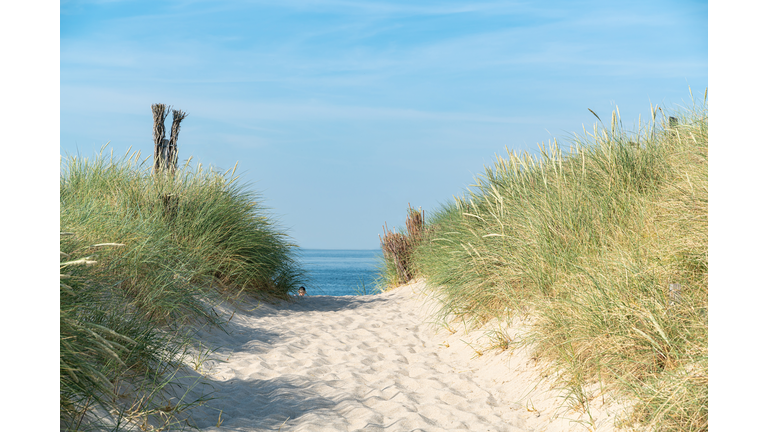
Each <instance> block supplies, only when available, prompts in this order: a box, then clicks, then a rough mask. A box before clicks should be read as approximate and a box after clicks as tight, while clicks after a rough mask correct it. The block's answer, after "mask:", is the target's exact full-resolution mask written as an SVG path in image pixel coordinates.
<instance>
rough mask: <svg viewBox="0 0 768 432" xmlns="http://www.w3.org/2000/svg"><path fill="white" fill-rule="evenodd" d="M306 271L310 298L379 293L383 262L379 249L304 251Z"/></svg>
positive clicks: (301, 259) (300, 257)
mask: <svg viewBox="0 0 768 432" xmlns="http://www.w3.org/2000/svg"><path fill="white" fill-rule="evenodd" d="M299 259H300V261H301V263H302V265H303V267H304V269H305V270H306V271H307V282H306V284H304V287H305V288H306V289H307V295H308V296H312V295H328V296H348V295H364V294H376V293H378V292H379V290H378V289H377V284H376V280H377V279H378V277H379V270H378V268H379V265H380V263H381V260H382V254H381V250H380V249H373V250H339V249H301V253H300V256H299Z"/></svg>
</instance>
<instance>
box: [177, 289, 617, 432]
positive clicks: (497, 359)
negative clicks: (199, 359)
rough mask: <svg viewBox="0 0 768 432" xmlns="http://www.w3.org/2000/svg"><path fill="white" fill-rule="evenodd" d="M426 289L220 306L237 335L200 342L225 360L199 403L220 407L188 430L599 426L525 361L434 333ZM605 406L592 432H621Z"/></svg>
mask: <svg viewBox="0 0 768 432" xmlns="http://www.w3.org/2000/svg"><path fill="white" fill-rule="evenodd" d="M423 289H424V284H423V283H414V284H411V285H408V286H405V287H400V288H397V289H395V290H393V291H390V292H387V293H384V294H379V295H373V296H362V297H330V296H309V297H305V298H302V299H300V300H298V301H296V302H292V303H289V302H286V303H282V304H280V305H267V304H259V303H257V302H253V303H252V304H246V305H241V306H240V307H239V308H238V309H237V310H235V309H234V308H233V307H232V306H221V307H220V308H219V310H218V313H219V314H220V315H221V316H226V317H229V316H232V319H231V321H230V324H229V326H228V327H227V329H226V330H227V332H225V331H222V330H218V329H213V330H211V329H206V330H203V331H201V332H200V334H199V335H198V337H199V339H200V342H201V343H202V344H203V346H205V347H208V348H212V349H216V351H215V352H214V353H213V354H212V355H211V356H210V357H209V358H208V360H207V361H205V362H204V363H203V364H202V366H201V367H199V368H198V370H201V371H203V372H204V374H205V375H206V377H207V383H206V385H205V386H198V388H197V389H196V390H195V391H198V392H199V391H202V389H205V390H206V391H208V392H211V396H213V397H214V398H215V399H213V400H211V401H209V402H208V403H207V404H206V406H204V407H199V408H196V409H194V410H192V412H191V414H190V415H191V417H190V418H189V420H188V421H189V422H190V423H191V424H196V425H197V427H199V428H201V429H202V430H204V431H218V430H222V431H272V430H282V431H358V430H360V431H417V430H418V431H451V430H464V431H466V430H470V431H544V430H546V431H562V430H590V429H589V428H587V427H586V426H585V425H586V424H587V423H579V422H574V421H572V420H569V419H576V420H581V421H585V420H587V421H588V420H589V417H588V416H585V415H583V414H582V415H581V418H579V413H578V412H575V411H572V410H571V411H569V409H568V408H567V406H563V402H564V399H562V398H561V397H558V394H559V392H556V391H551V390H549V386H548V385H547V383H546V382H540V380H541V377H540V376H539V374H538V373H537V372H536V371H535V370H533V366H532V363H531V362H530V361H529V359H528V358H527V356H526V355H525V353H524V352H522V351H521V352H520V353H515V354H514V355H510V351H511V350H507V351H504V352H501V353H500V354H494V353H493V352H486V353H485V354H484V355H482V356H479V357H478V356H477V354H476V353H475V351H474V350H473V349H472V347H471V346H470V345H472V346H478V347H479V346H480V345H482V344H484V343H487V341H485V342H484V341H482V336H483V334H484V332H483V331H475V332H472V333H469V334H467V333H465V332H463V331H462V329H458V330H459V331H457V332H456V333H455V334H451V332H449V331H448V330H446V329H440V327H439V326H435V325H433V324H432V323H430V322H429V319H430V316H431V314H430V312H431V310H430V309H431V308H434V306H435V302H434V301H431V300H427V299H426V298H425V296H424V294H423V293H422V290H423ZM310 294H311V293H310ZM249 309H250V310H249ZM230 314H232V315H230ZM478 339H481V340H480V341H479V342H477V340H478ZM465 342H468V343H469V345H468V344H467V343H465ZM473 357H475V358H473ZM537 383H539V384H538V386H537ZM596 404H597V401H593V403H592V407H591V409H590V413H591V415H592V418H593V419H594V423H593V424H594V425H595V426H597V430H600V431H607V430H612V424H613V418H614V415H615V414H611V413H610V411H611V409H610V408H606V407H605V406H603V407H600V408H598V407H595V406H594V405H596ZM613 410H614V411H617V410H618V408H613ZM555 414H559V415H560V416H564V417H566V418H559V419H555V418H554V417H555ZM219 421H220V422H221V423H220V426H217V422H219Z"/></svg>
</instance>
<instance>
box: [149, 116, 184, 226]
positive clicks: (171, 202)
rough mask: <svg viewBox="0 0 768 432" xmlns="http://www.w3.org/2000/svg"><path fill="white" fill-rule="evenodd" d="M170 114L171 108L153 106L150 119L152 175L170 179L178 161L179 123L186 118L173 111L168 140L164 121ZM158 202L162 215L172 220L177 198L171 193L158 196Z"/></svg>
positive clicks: (177, 202) (177, 201)
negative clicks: (153, 155)
mask: <svg viewBox="0 0 768 432" xmlns="http://www.w3.org/2000/svg"><path fill="white" fill-rule="evenodd" d="M170 112H171V107H170V106H168V107H166V106H165V104H153V105H152V117H153V120H154V126H153V128H152V138H153V142H154V144H155V159H154V165H153V168H154V173H155V174H160V173H163V174H168V175H169V176H170V177H171V178H173V176H174V175H175V174H176V168H177V166H178V161H179V150H178V141H179V130H180V128H181V121H182V120H184V118H186V117H187V113H185V112H183V111H179V110H173V124H172V126H171V136H170V139H166V138H165V119H166V118H167V117H168V113H170ZM159 198H160V202H161V203H162V208H163V214H164V215H165V216H166V217H168V218H169V219H172V218H173V217H174V216H175V215H176V210H177V207H178V204H179V197H178V196H177V195H175V194H171V193H163V194H160V197H159Z"/></svg>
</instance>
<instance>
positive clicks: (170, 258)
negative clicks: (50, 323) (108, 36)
mask: <svg viewBox="0 0 768 432" xmlns="http://www.w3.org/2000/svg"><path fill="white" fill-rule="evenodd" d="M151 165H152V164H151V161H148V159H143V160H142V159H141V155H140V154H139V153H138V152H136V153H132V154H131V153H126V154H125V155H124V156H122V157H114V155H113V154H111V153H105V151H104V149H102V152H101V153H100V154H98V155H97V156H96V157H94V158H91V159H87V158H83V157H75V156H67V157H65V158H63V159H62V171H61V181H60V227H61V231H62V235H61V239H60V249H61V260H60V272H61V281H60V325H61V332H60V336H61V337H60V344H61V345H60V393H61V397H60V400H61V407H60V414H61V423H62V429H64V430H88V429H89V428H96V429H104V428H111V429H115V430H119V429H120V428H121V426H125V425H126V424H127V423H126V420H128V419H132V420H134V423H135V420H136V419H141V418H143V419H144V420H143V421H147V418H148V417H152V418H153V421H154V422H155V423H158V422H159V423H160V424H163V425H164V426H165V427H169V425H172V424H173V423H174V421H175V420H174V418H175V414H178V413H180V412H181V411H182V409H183V408H184V407H188V406H192V405H194V404H195V403H198V402H201V400H200V398H199V397H198V398H197V399H196V400H183V398H181V399H180V398H178V397H176V398H175V399H174V398H171V399H169V397H170V396H169V395H170V394H171V393H172V392H170V389H171V388H172V387H173V386H174V379H173V377H178V376H179V374H180V373H187V372H189V371H186V370H185V366H184V365H183V362H182V361H181V360H182V357H183V356H184V355H185V353H186V349H187V347H188V344H189V341H190V332H191V331H193V330H194V329H195V328H196V327H199V326H200V325H204V324H205V325H218V324H220V321H221V320H220V319H219V317H218V316H216V313H215V311H214V309H213V308H212V305H215V304H216V303H218V302H221V301H225V300H228V299H229V300H233V299H236V298H237V296H238V295H240V294H241V293H248V294H251V295H255V296H257V297H258V296H268V297H270V298H284V299H287V298H288V297H289V294H290V293H292V292H293V291H295V290H296V289H297V288H298V286H299V285H300V283H301V282H302V281H303V278H304V273H303V271H302V269H301V268H300V266H299V264H298V261H297V259H296V251H297V247H296V246H294V245H293V244H291V242H290V239H289V237H288V236H287V235H286V234H285V233H284V232H283V231H282V230H281V229H280V227H279V226H278V225H277V224H276V223H275V221H274V218H273V217H272V216H271V215H270V214H269V213H268V211H267V209H265V208H264V207H263V206H262V205H261V204H260V202H259V197H258V195H256V194H255V193H254V192H252V191H250V190H248V189H247V188H246V186H245V185H242V184H241V183H239V181H238V178H237V177H236V176H235V170H234V169H232V170H230V171H228V172H226V173H223V174H221V173H217V172H214V171H212V170H205V169H203V168H202V167H201V166H197V167H196V168H193V167H191V166H190V164H189V161H188V162H187V164H186V165H184V166H183V167H182V168H181V169H180V170H179V171H178V172H177V173H176V175H175V176H173V177H170V176H168V175H165V174H154V173H152V167H151ZM186 382H189V380H186ZM125 389H130V390H125ZM183 393H185V392H182V394H183ZM171 400H173V403H171V402H170V401H171Z"/></svg>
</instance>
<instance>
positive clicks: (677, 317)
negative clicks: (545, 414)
mask: <svg viewBox="0 0 768 432" xmlns="http://www.w3.org/2000/svg"><path fill="white" fill-rule="evenodd" d="M598 119H599V117H598ZM639 127H640V130H639V131H637V132H628V131H627V130H626V129H625V128H624V127H623V124H622V121H621V118H620V115H619V111H618V109H617V110H616V111H615V112H614V113H613V115H612V118H611V122H610V125H603V123H602V121H600V122H599V125H596V126H595V127H594V130H593V132H592V133H586V132H585V134H584V135H583V136H576V137H575V138H574V140H573V143H572V147H571V150H570V151H569V152H564V151H562V150H561V149H560V147H559V145H558V143H557V141H555V142H554V143H551V144H550V145H548V146H546V147H542V148H541V153H540V154H539V155H538V156H537V157H534V156H532V155H530V154H527V153H522V154H518V153H515V152H508V154H506V155H503V156H497V159H496V162H495V163H494V164H493V165H492V166H489V167H487V168H486V169H485V172H484V173H482V174H481V175H479V176H477V178H476V183H475V185H473V186H472V187H471V188H470V189H469V190H468V191H467V193H466V194H465V195H464V196H462V197H457V198H455V202H454V203H452V204H449V205H445V206H443V207H442V208H441V209H440V210H439V211H437V212H436V213H435V214H434V215H432V216H431V217H430V218H429V220H428V221H427V224H426V227H425V228H424V232H425V233H427V234H426V236H425V237H424V238H423V239H422V240H421V241H420V242H419V245H418V247H416V248H415V250H414V251H413V252H412V253H411V254H410V255H409V256H410V257H411V268H412V269H415V272H416V273H417V274H419V275H421V276H423V277H425V278H426V280H427V282H428V285H429V286H430V287H431V288H433V289H434V290H436V291H437V293H438V294H439V296H440V298H441V299H442V301H443V304H444V309H443V311H442V313H443V314H444V315H445V316H458V317H460V318H461V319H463V320H465V321H468V322H474V323H475V324H476V325H480V324H482V323H484V322H486V321H487V320H489V319H502V320H506V319H509V311H513V312H516V313H518V314H520V315H524V314H530V316H531V317H532V322H533V324H532V326H531V331H530V334H529V335H528V337H527V343H528V344H530V345H531V346H532V347H533V348H534V351H535V353H536V356H537V358H541V359H544V360H548V361H549V362H548V363H549V364H550V365H551V367H552V369H554V370H557V371H558V374H557V376H558V377H559V379H560V380H561V383H562V384H563V385H564V386H565V387H566V388H569V389H570V392H571V394H572V395H573V396H574V400H577V401H578V402H579V403H580V404H581V406H582V408H584V409H585V410H588V408H589V401H590V400H593V399H594V398H596V397H598V396H599V395H598V394H594V392H590V391H588V390H587V389H594V388H595V386H594V384H595V383H598V384H600V385H599V386H598V388H599V389H601V391H611V392H613V393H614V394H618V395H623V396H626V397H627V398H628V399H630V400H635V401H637V404H636V405H635V407H634V409H633V410H632V412H631V413H628V415H627V416H626V417H625V418H624V419H622V423H621V425H622V426H625V427H630V428H638V429H651V430H675V431H703V430H707V428H708V420H707V406H708V399H707V382H708V381H707V376H708V363H707V357H708V356H707V334H708V330H707V319H708V309H707V298H708V284H707V275H708V252H707V227H708V210H707V202H708V201H707V199H708V198H707V196H708V195H707V190H708V186H707V184H708V183H707V167H708V162H707V161H708V156H707V154H708V150H707V149H708V138H707V136H708V117H707V105H706V96H705V99H704V104H703V106H702V105H698V106H697V105H696V104H695V102H694V104H693V106H692V107H690V108H687V109H684V110H681V111H680V112H678V113H674V115H673V116H667V115H666V114H665V113H664V111H663V110H662V109H661V108H658V107H652V119H651V122H650V124H647V125H644V126H642V125H641V126H639ZM391 257H392V255H391V254H390V255H388V256H387V258H388V259H390V260H391Z"/></svg>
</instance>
